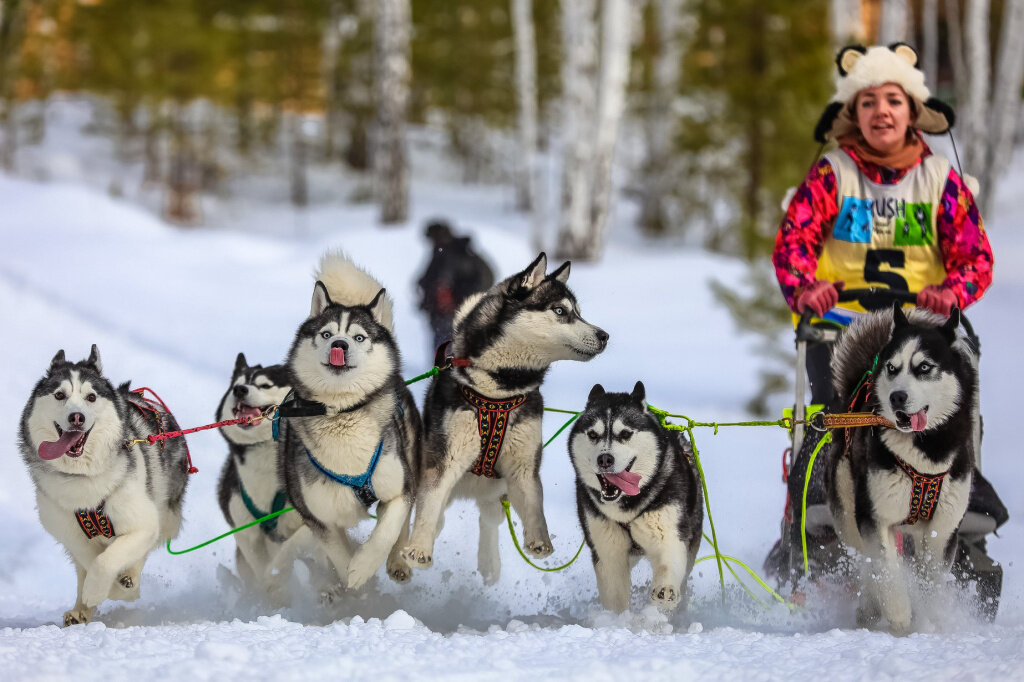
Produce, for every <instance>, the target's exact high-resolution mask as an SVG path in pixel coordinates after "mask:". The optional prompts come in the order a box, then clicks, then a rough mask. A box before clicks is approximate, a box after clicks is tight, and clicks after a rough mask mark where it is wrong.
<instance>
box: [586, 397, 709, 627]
mask: <svg viewBox="0 0 1024 682" xmlns="http://www.w3.org/2000/svg"><path fill="white" fill-rule="evenodd" d="M645 396H646V392H645V390H644V385H643V383H641V382H639V381H638V382H636V386H634V387H633V392H632V393H605V390H604V388H603V387H602V386H601V385H600V384H596V385H595V386H594V388H593V389H592V390H591V391H590V396H589V397H588V398H587V407H586V409H585V410H584V411H583V413H582V414H580V416H579V419H577V420H576V423H575V424H574V425H573V428H572V431H571V432H570V434H569V457H570V459H571V460H572V465H573V467H574V468H575V469H576V508H577V511H578V512H579V516H580V525H581V526H583V535H584V537H585V538H586V540H587V546H588V547H590V554H591V556H592V557H593V560H594V572H595V573H596V574H597V590H598V593H599V594H600V596H601V605H602V606H604V608H606V609H608V610H610V611H616V612H621V611H625V610H626V609H628V608H629V590H630V582H629V571H630V559H631V558H632V559H634V562H635V559H636V558H638V557H639V556H640V555H641V554H645V555H647V558H648V559H649V560H650V562H651V566H652V567H653V569H654V581H653V584H652V587H651V590H650V597H651V603H653V604H656V605H658V606H660V607H664V608H669V609H674V608H676V607H677V606H679V604H680V602H681V600H682V598H683V589H684V586H685V584H686V579H687V577H688V576H689V575H690V571H691V570H692V569H693V562H694V561H695V560H696V558H697V548H698V547H699V546H700V539H701V527H702V526H703V524H704V507H703V504H704V502H703V500H704V496H703V495H702V494H701V487H700V481H699V480H698V478H697V469H696V466H695V465H694V462H693V450H692V449H691V448H690V444H689V442H688V441H687V440H686V438H685V437H684V436H683V434H682V433H680V432H679V431H669V430H668V429H666V428H664V427H663V426H662V425H661V423H660V422H659V421H658V418H657V417H655V416H654V415H653V414H651V412H650V411H649V410H648V409H647V403H646V402H645Z"/></svg>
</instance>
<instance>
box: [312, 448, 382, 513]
mask: <svg viewBox="0 0 1024 682" xmlns="http://www.w3.org/2000/svg"><path fill="white" fill-rule="evenodd" d="M383 449H384V440H383V439H381V441H380V443H378V444H377V450H376V451H375V452H374V453H373V457H372V458H370V466H369V467H367V469H366V471H365V472H363V473H362V474H360V475H358V476H347V475H345V474H337V473H335V472H333V471H331V470H330V469H328V468H327V467H325V466H324V465H323V464H321V463H320V461H319V460H317V458H316V457H314V456H313V453H312V452H310V451H309V448H306V457H309V462H310V464H312V465H313V466H314V467H316V469H317V471H319V472H320V473H321V474H323V475H324V476H326V477H327V478H329V479H331V480H332V481H334V482H335V483H340V484H341V485H344V486H348V487H349V488H352V492H353V493H355V495H356V497H357V498H359V501H360V502H362V503H363V505H364V506H367V507H369V506H370V505H371V504H373V503H374V502H376V501H377V494H376V493H375V492H374V491H373V483H372V482H371V479H372V478H373V472H374V471H376V470H377V462H378V461H379V460H380V453H381V451H382V450H383Z"/></svg>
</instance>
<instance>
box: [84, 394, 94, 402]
mask: <svg viewBox="0 0 1024 682" xmlns="http://www.w3.org/2000/svg"><path fill="white" fill-rule="evenodd" d="M85 399H86V400H88V401H89V402H90V403H94V402H96V394H95V393H90V394H89V395H87V396H85Z"/></svg>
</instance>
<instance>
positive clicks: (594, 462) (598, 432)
mask: <svg viewBox="0 0 1024 682" xmlns="http://www.w3.org/2000/svg"><path fill="white" fill-rule="evenodd" d="M645 393H646V392H645V390H644V385H643V383H641V382H639V381H638V382H636V386H634V388H633V392H632V393H606V392H605V390H604V388H603V387H602V386H601V385H600V384H596V385H595V386H594V388H593V389H591V391H590V396H589V397H588V398H587V406H586V409H584V411H583V412H582V413H581V414H580V416H579V418H578V419H577V420H576V423H575V424H574V425H573V428H572V432H571V433H570V434H569V457H570V459H571V460H572V465H573V467H574V468H575V469H576V478H577V480H578V481H579V482H580V483H581V484H582V485H583V486H585V487H586V489H587V491H588V492H589V493H590V495H591V497H593V498H594V499H595V501H599V502H603V503H611V502H616V501H618V500H619V499H620V498H621V497H622V496H627V497H632V496H635V495H639V494H640V493H641V492H642V491H643V490H644V489H645V488H646V487H647V486H648V485H649V484H650V483H651V481H652V480H653V479H654V476H655V474H656V473H657V471H658V470H659V468H660V467H661V465H662V461H663V458H664V453H665V450H666V443H667V437H666V434H665V430H664V429H663V428H662V427H661V424H660V423H659V422H658V420H657V418H656V417H655V416H654V415H653V414H651V412H650V411H649V410H648V409H647V402H646V395H645Z"/></svg>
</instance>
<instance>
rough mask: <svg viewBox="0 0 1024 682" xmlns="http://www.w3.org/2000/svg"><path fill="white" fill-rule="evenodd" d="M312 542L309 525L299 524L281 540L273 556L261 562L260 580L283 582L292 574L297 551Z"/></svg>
mask: <svg viewBox="0 0 1024 682" xmlns="http://www.w3.org/2000/svg"><path fill="white" fill-rule="evenodd" d="M312 544H313V532H312V531H311V530H310V529H309V526H306V525H303V526H299V528H298V530H296V531H295V532H294V533H292V534H291V536H290V537H289V538H288V539H287V540H285V541H284V542H282V543H281V544H280V546H279V547H278V548H277V550H276V551H275V552H274V553H273V556H271V557H270V558H269V560H268V561H267V562H266V563H265V564H263V565H264V566H265V568H264V570H263V576H262V580H263V583H264V584H266V585H274V584H283V583H285V582H287V581H288V577H289V576H290V575H291V574H292V566H293V565H294V564H295V557H297V556H298V554H299V551H300V550H301V549H302V548H304V547H307V546H309V545H312Z"/></svg>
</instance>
